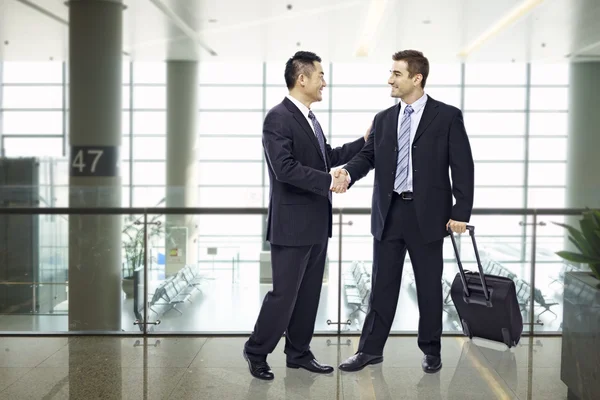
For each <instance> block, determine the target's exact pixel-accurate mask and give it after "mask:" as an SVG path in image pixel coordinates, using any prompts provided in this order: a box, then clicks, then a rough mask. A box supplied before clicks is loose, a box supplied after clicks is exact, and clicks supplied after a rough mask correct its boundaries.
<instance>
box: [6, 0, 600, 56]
mask: <svg viewBox="0 0 600 400" xmlns="http://www.w3.org/2000/svg"><path fill="white" fill-rule="evenodd" d="M374 2H375V3H376V2H381V3H382V4H385V8H384V10H385V11H384V13H383V16H382V18H381V20H380V22H379V24H378V25H377V27H376V33H375V37H374V39H373V40H372V41H371V42H370V45H369V53H368V56H367V57H357V56H356V55H355V51H356V48H357V44H358V41H359V39H360V37H361V33H362V31H363V29H364V27H365V22H366V19H367V15H368V14H369V8H370V6H371V5H372V3H374ZM538 2H539V3H540V4H539V5H538V6H537V7H535V8H534V9H533V10H532V11H531V12H529V13H528V14H526V15H525V16H523V17H522V18H520V19H519V20H517V21H516V22H514V23H513V24H512V25H510V26H507V27H505V28H504V29H503V30H501V31H500V32H497V33H496V34H495V35H494V36H493V37H490V38H489V39H488V40H487V41H485V42H483V43H482V44H481V46H480V47H479V48H478V49H477V50H476V51H474V52H472V53H471V54H469V55H468V57H466V58H462V57H461V56H459V52H460V51H461V50H462V49H464V48H465V47H466V46H467V45H468V44H470V43H472V42H473V41H474V40H475V39H477V38H478V37H479V36H480V35H481V34H482V33H484V32H485V31H486V30H488V29H489V28H490V27H491V26H492V25H493V24H494V23H495V22H497V21H498V20H499V19H500V18H502V17H503V16H504V15H506V14H507V13H508V12H509V11H510V10H511V9H512V8H514V7H516V6H518V5H519V4H522V3H523V1H521V0H520V1H517V0H495V1H486V2H485V8H484V7H483V2H482V1H481V0H421V1H420V2H419V3H418V6H417V5H416V4H417V3H409V2H406V1H399V0H387V1H386V0H303V1H302V2H294V1H293V0H254V1H241V0H126V1H125V3H126V6H127V8H126V9H125V10H124V11H123V12H124V36H123V47H124V51H125V52H127V53H129V54H130V56H131V59H133V60H144V61H151V60H166V59H200V60H211V61H227V62H231V61H234V60H239V59H240V58H244V59H245V61H246V62H249V61H267V62H278V61H280V60H285V59H287V58H288V57H289V56H291V55H292V54H293V53H294V52H295V51H296V50H299V49H304V50H311V51H315V52H317V53H318V54H319V55H321V57H322V58H323V59H324V60H326V61H342V62H354V61H366V62H381V61H382V60H387V59H389V58H390V55H391V54H392V53H393V52H395V51H397V50H400V49H405V48H416V49H419V50H422V51H423V52H424V53H425V54H426V55H427V56H428V57H429V58H430V59H431V60H432V61H434V62H438V63H441V62H456V61H459V60H462V59H466V60H469V61H472V62H510V61H513V60H514V61H515V62H524V61H551V62H555V61H563V60H565V57H573V58H574V59H584V58H590V57H591V58H593V57H597V56H600V24H599V23H597V21H600V1H598V0H545V1H538ZM288 5H290V6H291V7H288ZM0 7H1V8H0V40H1V41H0V45H1V47H0V58H1V59H5V60H44V61H46V60H48V59H50V58H53V59H56V60H62V59H65V58H66V57H67V56H68V55H67V51H68V26H66V25H65V23H66V22H67V21H68V7H67V6H66V5H65V4H64V1H63V0H0ZM61 21H63V22H61ZM5 42H6V43H7V44H4V43H5ZM211 51H212V52H214V54H216V55H211Z"/></svg>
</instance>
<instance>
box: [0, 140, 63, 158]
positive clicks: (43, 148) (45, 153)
mask: <svg viewBox="0 0 600 400" xmlns="http://www.w3.org/2000/svg"><path fill="white" fill-rule="evenodd" d="M4 149H5V150H6V156H7V157H62V155H63V140H62V138H48V139H38V138H35V139H33V138H11V137H5V138H4Z"/></svg>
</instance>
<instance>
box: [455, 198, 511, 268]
mask: <svg viewBox="0 0 600 400" xmlns="http://www.w3.org/2000/svg"><path fill="white" fill-rule="evenodd" d="M519 200H520V201H521V202H522V201H523V199H519ZM522 220H523V217H521V216H520V215H472V216H471V220H470V221H469V222H470V223H471V224H473V225H474V226H475V227H476V228H477V229H476V232H478V233H477V234H476V235H478V236H479V238H481V239H479V238H478V239H477V245H478V247H479V252H480V253H482V258H485V256H483V254H485V253H486V251H485V249H486V247H488V246H487V245H486V242H488V241H490V239H491V241H492V243H494V242H495V243H498V242H500V243H502V241H505V240H507V239H506V238H494V237H492V238H487V237H485V236H488V235H493V236H495V235H498V236H500V235H502V236H504V235H511V236H512V235H515V236H518V235H521V234H522V232H523V227H521V225H519V222H521V221H522ZM462 240H463V242H462V246H461V247H462V249H461V250H462V251H464V249H465V248H468V249H469V250H468V251H469V252H471V251H472V246H471V243H470V242H471V239H470V238H469V237H468V236H467V237H465V235H463V236H462ZM480 243H481V245H480ZM450 246H452V245H450ZM473 258H474V257H473ZM482 261H484V260H482ZM475 268H477V266H475Z"/></svg>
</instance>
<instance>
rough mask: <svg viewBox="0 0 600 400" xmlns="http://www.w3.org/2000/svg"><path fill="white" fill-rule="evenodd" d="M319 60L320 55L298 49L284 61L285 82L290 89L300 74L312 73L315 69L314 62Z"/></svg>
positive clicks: (308, 74)
mask: <svg viewBox="0 0 600 400" xmlns="http://www.w3.org/2000/svg"><path fill="white" fill-rule="evenodd" d="M315 61H317V62H321V57H319V56H318V55H316V54H315V53H311V52H310V51H299V52H297V53H296V54H294V56H293V57H292V58H290V59H289V60H288V61H287V62H286V63H285V74H284V76H285V84H286V85H287V87H288V89H290V90H291V89H292V88H293V87H294V85H295V84H296V80H297V79H298V76H300V74H304V75H307V76H310V75H312V73H313V72H314V71H315V64H314V62H315Z"/></svg>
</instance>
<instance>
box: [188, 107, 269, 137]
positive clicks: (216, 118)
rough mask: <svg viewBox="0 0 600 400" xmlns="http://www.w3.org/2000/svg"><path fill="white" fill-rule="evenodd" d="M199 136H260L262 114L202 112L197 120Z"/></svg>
mask: <svg viewBox="0 0 600 400" xmlns="http://www.w3.org/2000/svg"><path fill="white" fill-rule="evenodd" d="M198 125H199V131H200V135H254V136H262V126H263V114H262V112H256V111H254V112H233V111H226V112H211V111H202V112H201V113H200V117H199V120H198Z"/></svg>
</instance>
